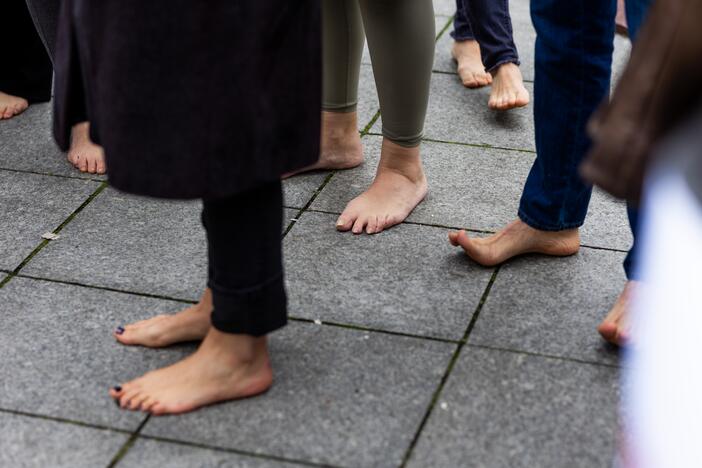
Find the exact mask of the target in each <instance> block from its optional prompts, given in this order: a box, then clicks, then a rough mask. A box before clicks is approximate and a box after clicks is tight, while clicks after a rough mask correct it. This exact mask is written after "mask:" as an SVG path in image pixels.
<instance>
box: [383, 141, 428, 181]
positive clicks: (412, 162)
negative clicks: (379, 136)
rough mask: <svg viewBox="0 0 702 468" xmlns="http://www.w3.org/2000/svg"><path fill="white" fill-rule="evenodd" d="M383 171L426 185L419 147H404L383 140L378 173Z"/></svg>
mask: <svg viewBox="0 0 702 468" xmlns="http://www.w3.org/2000/svg"><path fill="white" fill-rule="evenodd" d="M383 170H389V171H393V172H397V173H400V174H402V175H403V176H405V177H407V178H408V179H409V180H411V181H412V182H415V183H426V177H425V175H424V169H423V168H422V159H421V154H420V151H419V146H414V147H406V146H402V145H398V144H397V143H395V142H393V141H392V140H389V139H387V138H384V139H383V146H382V150H381V154H380V162H379V163H378V172H381V171H383Z"/></svg>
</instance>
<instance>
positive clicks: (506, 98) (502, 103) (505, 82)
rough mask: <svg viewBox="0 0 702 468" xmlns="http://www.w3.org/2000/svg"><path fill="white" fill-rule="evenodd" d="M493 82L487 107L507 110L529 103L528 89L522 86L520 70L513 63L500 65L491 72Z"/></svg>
mask: <svg viewBox="0 0 702 468" xmlns="http://www.w3.org/2000/svg"><path fill="white" fill-rule="evenodd" d="M492 74H493V78H494V80H493V82H492V91H491V92H490V99H489V100H488V107H489V108H490V109H495V110H508V109H514V108H515V107H524V106H526V105H527V104H529V91H527V89H526V88H525V87H524V81H523V80H522V72H521V71H519V67H518V66H517V65H515V64H513V63H505V64H502V65H500V66H499V67H498V68H497V70H495V71H493V72H492Z"/></svg>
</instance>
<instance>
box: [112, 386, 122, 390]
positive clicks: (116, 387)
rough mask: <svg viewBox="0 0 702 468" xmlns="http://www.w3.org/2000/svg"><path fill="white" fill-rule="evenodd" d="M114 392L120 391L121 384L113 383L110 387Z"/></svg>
mask: <svg viewBox="0 0 702 468" xmlns="http://www.w3.org/2000/svg"><path fill="white" fill-rule="evenodd" d="M112 388H113V390H114V391H115V392H121V391H122V386H121V385H115V386H114V387H112Z"/></svg>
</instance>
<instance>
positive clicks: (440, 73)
mask: <svg viewBox="0 0 702 468" xmlns="http://www.w3.org/2000/svg"><path fill="white" fill-rule="evenodd" d="M431 72H432V73H436V74H437V75H453V76H458V73H457V72H453V71H446V70H432V71H431ZM522 81H523V82H524V83H531V84H533V83H534V80H525V79H522Z"/></svg>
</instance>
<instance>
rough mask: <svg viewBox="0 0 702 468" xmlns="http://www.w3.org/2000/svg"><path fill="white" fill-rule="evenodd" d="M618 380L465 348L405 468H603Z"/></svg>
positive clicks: (607, 371)
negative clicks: (427, 467) (429, 467)
mask: <svg viewBox="0 0 702 468" xmlns="http://www.w3.org/2000/svg"><path fill="white" fill-rule="evenodd" d="M617 394H618V383H617V372H616V369H612V368H608V367H605V366H597V365H587V364H578V363H573V362H566V361H561V360H556V359H548V358H541V357H535V356H526V355H520V354H514V353H506V352H500V351H492V350H483V349H474V348H464V349H463V352H462V354H461V356H460V358H459V360H458V362H457V363H456V366H455V367H454V370H453V372H452V374H451V376H450V377H449V380H448V383H447V385H446V387H445V388H444V391H443V392H442V394H441V396H440V397H439V400H438V404H437V406H436V407H435V408H434V411H433V413H432V415H431V417H430V418H429V422H428V424H427V426H426V427H425V430H424V432H423V433H422V435H421V437H420V439H419V443H418V444H417V446H416V447H415V450H414V453H413V457H412V458H411V461H410V463H409V466H410V467H426V466H432V467H456V466H461V467H512V468H518V467H525V468H527V467H528V468H532V467H537V466H539V467H547V466H549V467H565V466H568V467H584V468H585V467H587V468H591V467H602V468H605V467H610V466H612V458H613V456H614V451H615V443H616V440H617V435H618V434H617V413H618V412H617Z"/></svg>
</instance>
